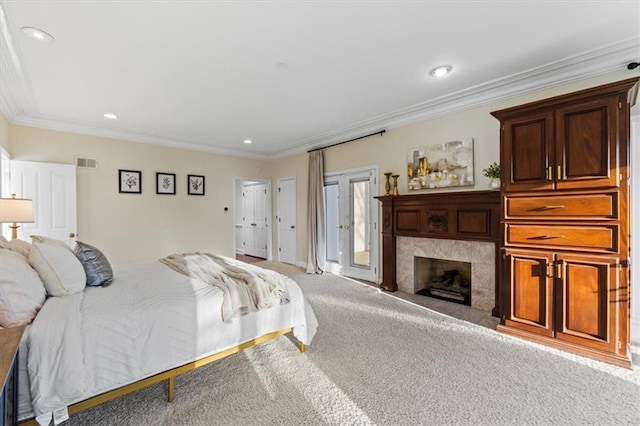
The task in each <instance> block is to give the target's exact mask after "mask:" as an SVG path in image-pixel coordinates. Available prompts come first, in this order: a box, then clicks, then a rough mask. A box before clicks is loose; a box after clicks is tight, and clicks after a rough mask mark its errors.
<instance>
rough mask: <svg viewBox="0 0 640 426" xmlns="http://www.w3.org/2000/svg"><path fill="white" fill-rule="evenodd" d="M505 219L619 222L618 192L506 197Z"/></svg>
mask: <svg viewBox="0 0 640 426" xmlns="http://www.w3.org/2000/svg"><path fill="white" fill-rule="evenodd" d="M504 211H505V216H506V217H507V218H511V219H517V218H529V219H530V218H533V217H535V218H537V219H538V218H539V219H545V218H549V219H558V218H567V217H571V218H580V219H599V220H602V219H617V218H618V193H617V192H611V193H604V194H581V195H564V196H541V197H538V196H536V197H508V196H507V197H505V210H504Z"/></svg>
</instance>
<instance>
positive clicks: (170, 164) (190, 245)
mask: <svg viewBox="0 0 640 426" xmlns="http://www.w3.org/2000/svg"><path fill="white" fill-rule="evenodd" d="M9 137H10V140H11V152H10V153H11V154H12V156H13V158H14V159H16V160H26V161H43V162H50V163H64V164H73V163H74V156H82V157H89V158H95V159H97V160H98V162H99V169H98V170H87V169H78V170H77V199H78V239H79V240H81V241H85V242H87V243H89V244H92V245H95V246H97V247H98V248H100V249H101V250H103V251H104V252H105V254H106V255H107V257H108V258H109V259H110V260H111V261H112V262H114V263H126V262H139V261H148V260H153V259H157V258H160V257H162V256H166V255H167V254H170V253H173V252H186V251H195V250H206V251H211V252H214V253H219V254H223V255H227V256H232V255H233V244H234V241H233V238H234V234H233V229H234V228H233V182H232V177H233V176H238V175H242V176H253V175H254V174H257V175H256V176H255V177H260V178H264V177H265V176H264V175H263V174H268V173H269V170H268V164H265V163H264V162H261V161H257V160H251V159H243V158H235V157H229V156H222V155H214V154H209V153H203V152H195V151H189V150H183V149H175V148H166V147H161V146H154V145H148V144H141V143H131V142H126V141H120V140H115V139H107V138H100V137H94V136H87V135H79V134H73V133H66V132H59V131H52V130H44V129H39V128H32V127H24V126H14V125H12V126H10V132H9ZM258 168H260V169H261V170H262V173H259V172H258V171H257V170H258ZM118 169H131V170H141V171H142V194H120V193H119V192H118ZM156 172H169V173H175V174H176V195H157V194H156V193H155V192H156V190H155V173H156ZM187 174H197V175H204V176H205V193H206V194H205V196H204V197H202V196H193V195H187V191H186V188H187V183H186V182H187ZM224 207H229V211H228V212H224Z"/></svg>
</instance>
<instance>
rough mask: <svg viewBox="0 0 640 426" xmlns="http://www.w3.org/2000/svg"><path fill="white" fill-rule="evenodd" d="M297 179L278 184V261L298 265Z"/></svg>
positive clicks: (282, 180) (289, 179) (281, 181)
mask: <svg viewBox="0 0 640 426" xmlns="http://www.w3.org/2000/svg"><path fill="white" fill-rule="evenodd" d="M296 238H297V231H296V179H295V178H288V179H281V180H280V181H279V182H278V261H279V262H283V263H289V264H292V265H295V264H296V257H297V256H296V250H297V249H296Z"/></svg>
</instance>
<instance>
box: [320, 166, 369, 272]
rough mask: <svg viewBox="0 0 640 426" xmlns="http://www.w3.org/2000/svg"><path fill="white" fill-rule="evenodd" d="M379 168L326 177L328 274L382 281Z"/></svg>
mask: <svg viewBox="0 0 640 426" xmlns="http://www.w3.org/2000/svg"><path fill="white" fill-rule="evenodd" d="M376 176H377V168H370V169H365V170H353V171H346V172H341V173H338V174H331V175H328V176H325V187H324V198H325V219H326V233H327V234H326V244H327V253H326V256H327V270H328V271H329V272H333V273H338V274H341V275H345V276H349V277H353V278H359V279H363V280H367V281H372V282H377V280H378V237H377V229H378V204H377V203H375V200H374V199H373V195H374V194H377V193H378V191H377V182H376Z"/></svg>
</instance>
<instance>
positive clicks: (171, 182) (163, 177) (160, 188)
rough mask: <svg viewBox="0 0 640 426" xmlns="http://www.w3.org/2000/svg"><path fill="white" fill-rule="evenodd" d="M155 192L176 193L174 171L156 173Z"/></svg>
mask: <svg viewBox="0 0 640 426" xmlns="http://www.w3.org/2000/svg"><path fill="white" fill-rule="evenodd" d="M156 194H170V195H176V174H175V173H161V172H157V173H156Z"/></svg>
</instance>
